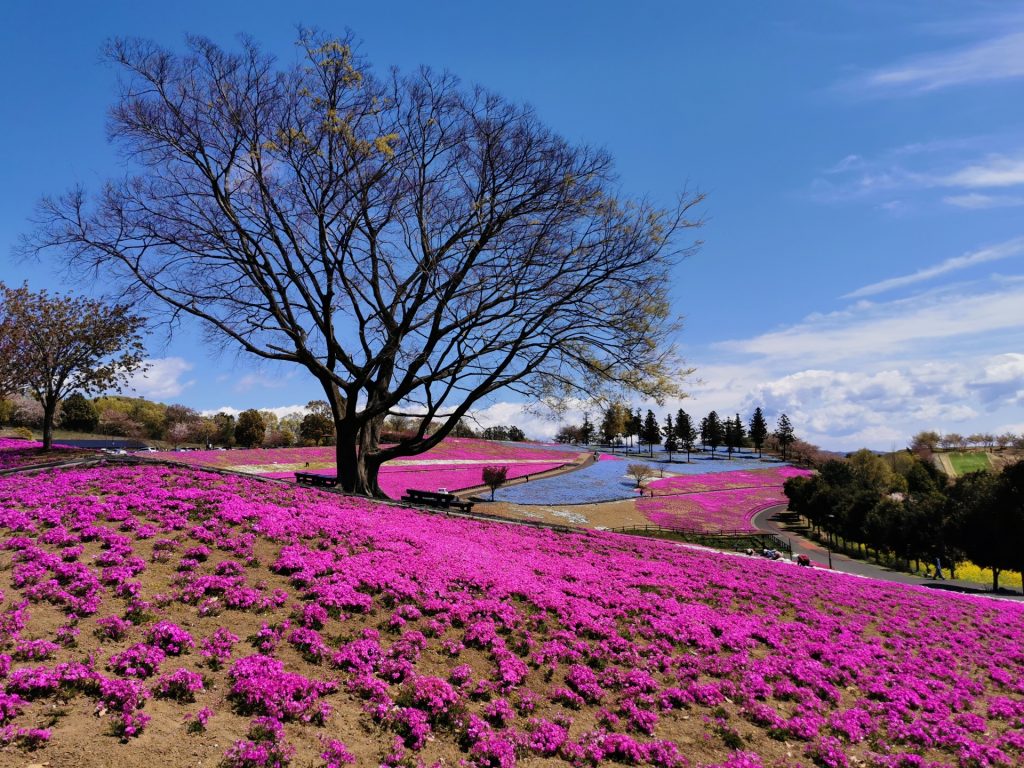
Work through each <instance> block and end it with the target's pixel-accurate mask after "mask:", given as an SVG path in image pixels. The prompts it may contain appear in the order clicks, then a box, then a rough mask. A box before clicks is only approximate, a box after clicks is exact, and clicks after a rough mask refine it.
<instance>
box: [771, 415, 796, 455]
mask: <svg viewBox="0 0 1024 768" xmlns="http://www.w3.org/2000/svg"><path fill="white" fill-rule="evenodd" d="M775 439H776V440H777V441H778V443H779V450H781V451H782V459H783V461H785V459H786V452H787V451H788V450H789V446H791V445H792V444H793V441H794V440H796V434H795V433H794V432H793V425H792V424H791V423H790V421H789V417H788V416H787V415H786V414H784V413H783V414H780V416H779V420H778V422H777V423H776V425H775Z"/></svg>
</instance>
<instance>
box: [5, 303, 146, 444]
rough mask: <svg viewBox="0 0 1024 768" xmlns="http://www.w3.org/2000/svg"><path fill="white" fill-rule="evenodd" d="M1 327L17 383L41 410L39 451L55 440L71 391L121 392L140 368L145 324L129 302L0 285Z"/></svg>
mask: <svg viewBox="0 0 1024 768" xmlns="http://www.w3.org/2000/svg"><path fill="white" fill-rule="evenodd" d="M0 306H2V307H3V310H2V323H3V327H2V329H0V332H2V333H3V334H5V335H6V334H9V335H10V339H12V340H13V342H14V343H13V345H9V349H8V354H11V355H13V357H12V358H11V359H10V360H9V361H8V364H10V362H11V361H14V365H15V366H16V369H17V371H18V373H17V376H18V379H17V381H18V382H19V384H20V385H21V386H22V387H24V388H25V389H27V390H28V391H29V392H31V393H32V396H33V397H34V398H35V399H36V400H37V401H38V402H39V404H40V405H41V406H42V407H43V448H44V450H49V448H50V446H51V445H52V442H53V423H54V417H55V416H56V413H57V407H58V405H60V402H61V401H62V400H63V399H64V398H65V397H67V396H68V395H70V394H71V393H72V392H75V391H78V392H82V393H85V394H88V393H99V392H103V391H105V390H111V389H113V390H119V389H120V387H121V385H122V384H124V383H125V382H126V381H127V380H128V378H129V377H130V376H131V375H132V374H133V373H135V372H136V371H138V370H141V369H142V368H143V346H142V337H141V331H142V328H143V325H144V321H143V319H142V318H141V317H139V316H138V315H133V314H132V313H131V307H130V306H129V305H127V304H114V305H111V304H107V303H105V302H102V301H98V300H95V299H89V298H85V297H76V296H72V295H70V294H59V293H55V294H51V293H48V292H47V291H45V290H43V291H39V292H38V293H34V292H32V291H30V290H29V288H28V286H27V285H23V286H22V287H21V288H8V287H7V286H6V285H4V284H3V283H0Z"/></svg>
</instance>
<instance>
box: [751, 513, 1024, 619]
mask: <svg viewBox="0 0 1024 768" xmlns="http://www.w3.org/2000/svg"><path fill="white" fill-rule="evenodd" d="M785 511H786V505H785V504H780V505H779V506H775V507H769V508H768V509H766V510H764V511H762V512H759V513H758V514H757V515H755V516H754V520H753V523H754V526H755V527H756V528H757V529H758V530H759V531H764V532H765V533H774V534H776V535H778V536H781V537H782V538H783V539H785V540H786V541H788V542H789V543H790V545H791V546H792V547H793V556H794V557H796V556H797V555H807V556H808V557H809V558H810V559H811V561H812V562H813V563H814V564H815V566H819V567H822V568H828V563H829V551H828V549H827V548H826V547H824V546H823V545H821V544H819V543H817V542H814V541H811V540H809V539H806V538H804V537H803V536H801V535H799V534H798V533H794V531H792V530H791V529H789V528H788V527H787V526H786V525H784V524H780V523H779V522H777V521H775V520H773V519H772V518H773V517H774V516H775V515H776V514H778V513H780V512H785ZM832 569H833V570H835V571H841V572H843V573H852V574H855V575H857V576H866V577H868V578H872V579H881V580H882V581H893V582H897V583H900V584H914V585H917V586H919V587H928V588H929V589H940V590H946V591H950V592H964V593H971V594H982V595H987V596H989V597H999V598H1005V599H1010V600H1017V601H1024V595H1022V594H1021V593H1020V591H1014V592H1010V591H1009V590H1005V591H1004V590H1002V589H1001V590H1000V592H999V593H998V594H996V595H993V594H992V591H991V589H984V588H983V587H980V586H979V585H978V584H976V583H975V582H972V581H961V580H959V579H950V578H949V577H948V573H949V572H948V571H946V574H947V577H946V580H945V581H942V580H933V579H927V578H924V577H922V576H915V575H914V574H912V573H905V572H903V571H896V570H893V569H891V568H886V567H884V566H881V565H875V564H874V563H871V562H868V561H866V560H856V559H854V558H851V557H847V556H846V555H844V554H841V553H839V552H832Z"/></svg>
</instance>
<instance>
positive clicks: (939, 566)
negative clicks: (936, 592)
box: [932, 555, 952, 581]
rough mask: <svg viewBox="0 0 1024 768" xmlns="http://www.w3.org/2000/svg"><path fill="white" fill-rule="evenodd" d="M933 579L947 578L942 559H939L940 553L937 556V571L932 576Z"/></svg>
mask: <svg viewBox="0 0 1024 768" xmlns="http://www.w3.org/2000/svg"><path fill="white" fill-rule="evenodd" d="M951 575H952V574H951ZM932 579H942V580H943V581H945V580H946V577H945V576H943V575H942V560H940V559H939V556H938V555H936V556H935V573H934V575H933V576H932Z"/></svg>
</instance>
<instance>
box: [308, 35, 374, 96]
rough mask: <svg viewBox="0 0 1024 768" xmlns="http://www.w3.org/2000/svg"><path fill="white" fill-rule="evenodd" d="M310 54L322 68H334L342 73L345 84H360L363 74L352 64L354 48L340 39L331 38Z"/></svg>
mask: <svg viewBox="0 0 1024 768" xmlns="http://www.w3.org/2000/svg"><path fill="white" fill-rule="evenodd" d="M310 56H311V57H312V58H313V60H314V61H315V62H316V64H317V66H319V67H320V68H321V69H333V70H336V71H338V72H340V73H341V81H342V83H343V84H344V85H359V84H360V83H362V82H363V74H362V72H360V71H359V70H358V69H356V68H355V67H354V66H352V49H351V48H350V47H349V46H347V45H345V44H344V43H342V42H340V41H338V40H330V41H328V42H326V43H324V44H323V45H321V46H320V47H319V48H316V49H314V50H312V51H310Z"/></svg>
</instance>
